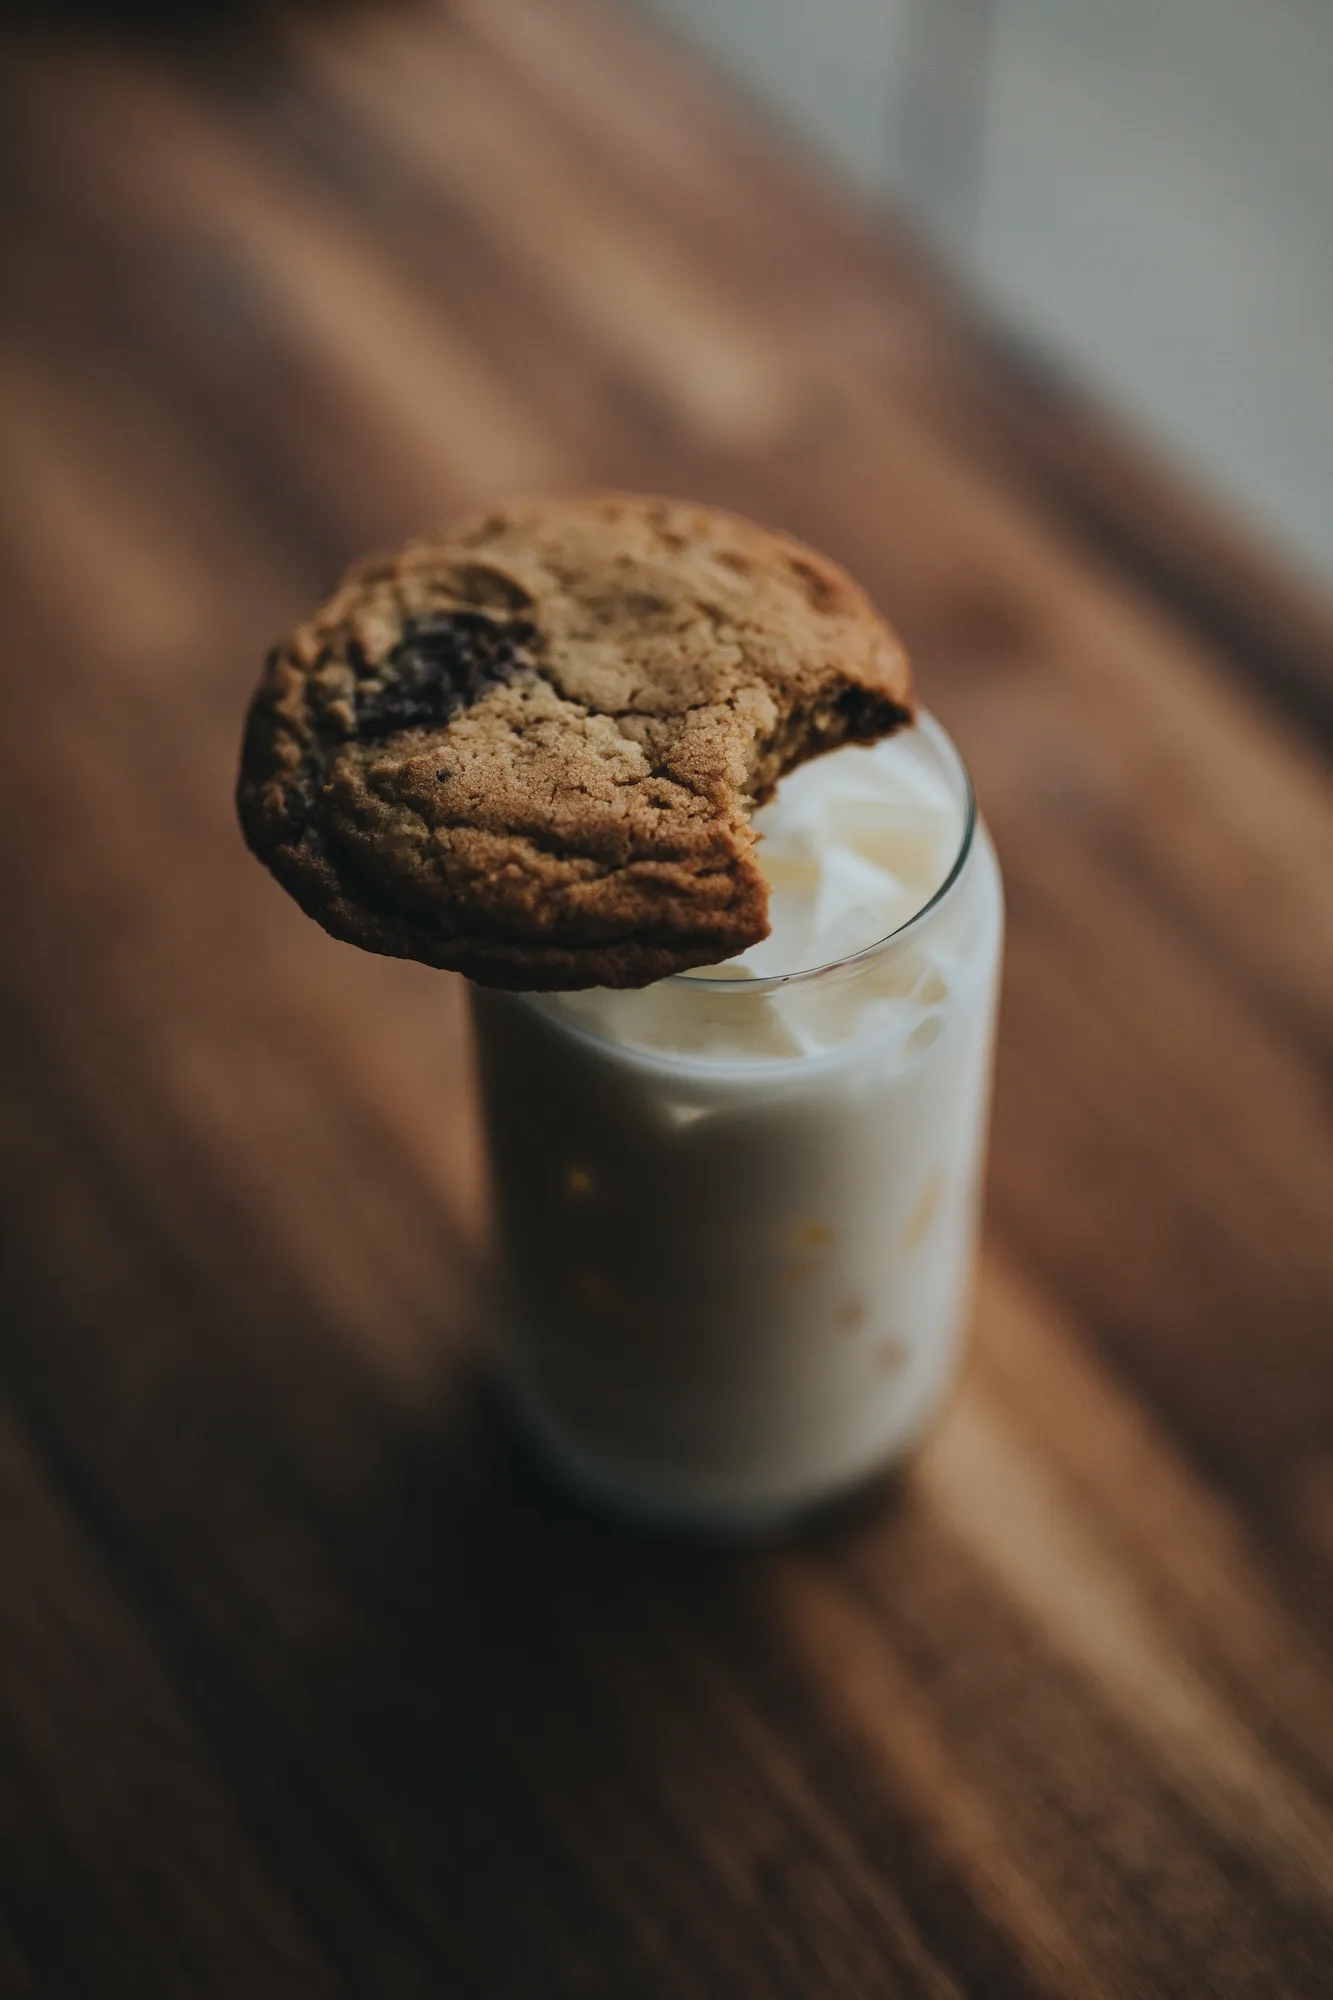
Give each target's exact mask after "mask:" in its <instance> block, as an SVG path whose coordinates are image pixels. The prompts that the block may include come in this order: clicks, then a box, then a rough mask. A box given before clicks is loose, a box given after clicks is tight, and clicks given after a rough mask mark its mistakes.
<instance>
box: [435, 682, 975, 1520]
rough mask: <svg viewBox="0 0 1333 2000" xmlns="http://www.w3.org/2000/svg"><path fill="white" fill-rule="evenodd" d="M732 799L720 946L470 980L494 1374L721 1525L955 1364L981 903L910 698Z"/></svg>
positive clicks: (909, 1425)
mask: <svg viewBox="0 0 1333 2000" xmlns="http://www.w3.org/2000/svg"><path fill="white" fill-rule="evenodd" d="M755 825H756V830H757V831H758V832H759V834H760V836H761V845H760V849H759V856H760V862H761V865H762V867H763V868H764V871H765V874H766V876H767V877H768V880H769V883H770V887H771V890H772V899H771V904H770V916H771V921H772V933H771V935H770V936H769V937H768V938H766V939H764V940H763V942H762V943H760V944H758V945H755V946H752V947H751V948H750V949H749V950H748V951H746V952H745V953H743V954H741V955H740V956H739V957H738V958H736V959H733V960H731V961H729V962H728V964H726V965H725V966H720V967H713V968H709V969H707V970H705V971H704V972H701V973H693V974H689V975H685V976H682V977H680V978H676V979H670V980H665V981H662V982H660V983H659V984H657V985H656V986H653V987H648V988H645V989H643V990H642V991H638V992H628V993H621V992H615V993H612V992H605V991H592V992H585V993H566V994H547V995H513V994H501V993H495V992H490V991H484V990H481V989H474V991H473V995H472V1003H473V1012H474V1019H475V1022H476V1027H477V1034H478V1046H479V1051H480V1056H481V1065H482V1079H483V1100H484V1105H485V1111H486V1122H487V1129H488V1137H489V1143H490V1153H491V1163H492V1178H493V1184H494V1190H495V1199H496V1211H497V1224H498V1229H499V1236H500V1252H501V1262H502V1268H503V1272H504V1276H505V1279H506V1284H507V1289H508V1325H507V1334H506V1347H505V1360H506V1365H507V1370H508V1374H509V1378H510V1381H511V1384H512V1387H513V1390H514V1394H515V1396H516V1397H517V1399H518V1401H519V1404H520V1406H521V1408H522V1409H523V1411H524V1412H525V1414H526V1416H527V1418H528V1421H529V1423H530V1425H531V1426H532V1428H533V1429H534V1430H535V1432H536V1433H537V1435H538V1437H539V1439H540V1440H541V1441H542V1442H543V1443H544V1445H545V1447H546V1449H547V1450H548V1452H549V1454H550V1455H551V1456H552V1457H553V1458H554V1459H555V1460H556V1461H557V1463H558V1464H559V1465H560V1466H561V1467H562V1468H563V1469H564V1470H565V1471H566V1472H567V1473H568V1474H569V1475H570V1476H571V1477H573V1478H575V1479H576V1480H578V1481H579V1482H580V1483H581V1484H583V1485H584V1486H587V1487H589V1488H591V1489H593V1490H595V1491H596V1492H598V1493H600V1494H602V1495H603V1496H604V1497H606V1498H607V1499H609V1500H612V1501H613V1502H615V1503H617V1504H619V1505H621V1506H622V1507H629V1508H633V1509H637V1510H638V1511H641V1512H645V1513H648V1514H651V1515H654V1516H658V1517H660V1518H663V1519H667V1520H679V1521H683V1522H687V1523H693V1524H695V1525H698V1526H702V1527H712V1528H720V1529H727V1528H737V1529H745V1528H751V1527H759V1526H764V1525H767V1524H768V1523H769V1522H771V1521H774V1520H778V1519H781V1518H782V1517H783V1516H784V1515H786V1514H789V1513H791V1512H793V1511H795V1510H798V1509H799V1508H801V1507H804V1506H807V1505H809V1504H811V1503H813V1502H815V1501H817V1500H819V1499H822V1498H825V1497H828V1496H829V1495H831V1494H832V1493H834V1492H836V1491H838V1490H839V1489H840V1488H843V1487H845V1486H848V1485H850V1484H853V1483H855V1482H856V1481H857V1480H858V1479H861V1478H863V1477H865V1476H866V1475H867V1474H868V1473H869V1472H871V1471H873V1470H874V1469H876V1468H877V1467H878V1466H881V1465H883V1464H885V1463H887V1462H889V1461H891V1460H892V1459H893V1458H895V1457H896V1456H898V1455H900V1454H901V1453H902V1452H903V1451H904V1450H906V1449H907V1448H908V1447H909V1446H910V1445H911V1443H913V1442H914V1441H915V1439H916V1438H917V1436H918V1435H919V1434H920V1433H921V1431H922V1430H923V1428H924V1427H925V1426H926V1425H927V1424H928V1422H929V1421H930V1419H931V1417H932V1416H933V1414H934V1413H935V1411H936V1409H937V1407H938V1405H939V1403H940V1401H941V1400H942V1398H943V1396H944V1394H945V1392H946V1390H947V1388H948V1386H949V1383H950V1381H951V1380H952V1377H953V1375H954V1372H955V1369H956V1365H957V1361H958V1358H959V1354H960V1351H961V1346H962V1341H963V1336H964V1330H965V1317H966V1305H967V1294H968V1281H969V1276H970V1269H971V1262H972V1255H973V1243H974V1236H975V1228H976V1211H977V1192H978V1184H979V1178H980V1169H981V1160H982V1150H983V1139H984V1131H985V1122H986V1108H987V1098H988V1083H989V1066H990V1047H991V1035H992V1024H993V1017H994V1002H995V989H996V979H997V972H998V964H999V953H1000V941H1001V929H1002V916H1001V895H1000V886H999V874H998V870H997V868H996V865H995V859H994V854H993V851H992V849H991V847H990V843H989V840H988V838H987V837H986V835H985V832H984V830H983V829H981V828H980V827H975V828H974V827H973V824H972V808H971V795H970V789H969V787H968V785H967V780H966V777H965V774H964V773H963V770H962V767H961V765H960V764H959V762H958V759H957V756H956V753H955V752H954V751H953V749H952V746H951V745H950V744H949V742H948V739H947V737H945V735H944V733H943V731H942V730H940V729H939V727H938V725H936V724H934V723H933V722H932V721H930V719H929V718H926V717H923V718H922V721H921V723H920V724H919V725H918V727H917V728H915V729H913V730H910V731H905V732H903V733H902V734H901V735H899V736H898V737H895V738H891V739H889V740H888V741H886V742H884V743H881V744H878V745H876V746H874V747H873V748H871V749H858V748H847V749H843V750H840V751H836V752H834V753H833V754H832V755H830V756H828V757H825V758H822V759H819V760H817V761H816V762H814V763H813V764H809V765H806V766H804V767H802V768H801V769H800V770H798V771H796V772H795V773H793V774H792V776H791V777H789V778H787V779H785V780H784V781H783V783H782V785H781V786H780V787H779V790H778V793H777V795H776V797H775V798H774V799H773V800H772V801H771V802H770V803H769V804H768V805H766V806H765V807H764V808H762V810H761V811H760V812H759V813H758V814H756V818H755Z"/></svg>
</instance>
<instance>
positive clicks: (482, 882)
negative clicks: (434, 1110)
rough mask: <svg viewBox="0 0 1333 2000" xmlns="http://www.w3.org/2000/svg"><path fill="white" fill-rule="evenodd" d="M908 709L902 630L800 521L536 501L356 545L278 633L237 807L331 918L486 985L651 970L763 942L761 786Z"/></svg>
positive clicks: (530, 985)
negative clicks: (368, 546)
mask: <svg viewBox="0 0 1333 2000" xmlns="http://www.w3.org/2000/svg"><path fill="white" fill-rule="evenodd" d="M911 715H912V693H911V681H910V675H909V671H908V667H907V661H906V657H905V655H904V653H903V650H902V647H901V645H900V644H899V642H898V640H897V638H896V637H895V635H894V634H893V632H892V631H891V630H890V629H889V628H888V626H886V625H885V623H884V621H883V620H882V619H881V618H880V617H879V615H878V613H877V612H876V611H875V610H874V608H873V607H872V606H871V604H870V603H869V601H868V600H867V598H866V597H865V596H864V595H863V594H862V592H861V591H860V590H859V589H858V588H857V586H856V585H855V584H854V583H853V582H852V581H851V579H850V578H849V577H847V576H846V575H845V574H844V573H843V571H841V570H840V569H838V568H837V567H836V566H835V565H834V564H832V563H830V562H828V561H827V560H826V559H825V558H824V557H822V556H820V555H817V554H816V553H815V552H814V551H813V550H811V549H807V548H805V547H804V546H803V545H802V544H800V543H799V542H795V541H792V540H791V539H790V538H788V537H787V536H784V535H780V534H776V533H773V532H771V531H769V530H766V529H763V528H758V527H755V526H753V525H752V524H751V523H749V522H747V521H742V520H740V519H738V518H736V517H735V516H732V515H728V514H723V513H720V512H718V511H716V510H714V509H711V508H704V507H697V506H691V505H688V504H686V503H683V502H678V501H669V500H656V499H647V498H638V497H635V496H630V495H622V494H612V495H604V496H596V497H593V498H590V499H576V500H569V499H564V500H561V499H556V500H544V501H532V502H526V503H522V504H519V505H515V506H512V507H500V508H494V509H492V510H490V511H489V512H487V513H485V514H482V515H478V516H476V517H475V518H474V519H472V520H470V521H465V522H462V523H460V524H458V525H456V526H452V527H448V528H445V529H442V530H440V531H439V532H438V533H437V534H434V535H429V536H425V537H422V538H421V539H420V540H417V541H413V542H410V543H409V544H408V545H407V546H406V547H405V548H403V549H402V550H400V551H399V552H397V553H396V554H394V555H391V556H387V557H383V558H378V559H373V560H371V561H368V562H365V563H362V564H360V565H358V566H357V567H356V568H354V569H353V570H352V571H351V573H350V574H349V575H348V577H347V578H346V580H345V581H344V583H343V584H342V585H341V587H340V588H339V589H338V591H337V592H336V593H335V594H334V596H333V597H332V598H331V599H330V600H329V601H328V603H326V604H325V605H323V606H322V607H321V608H320V609H319V610H318V611H317V612H316V613H315V614H314V616H313V617H312V618H310V619H309V620H307V621H306V622H305V623H304V624H302V625H300V626H299V627H298V628H297V629H296V630H295V631H294V632H293V633H292V634H291V635H290V636H289V637H288V638H287V639H286V640H285V641H283V642H282V644H280V645H279V646H277V647H276V648H275V649H274V651H273V653H272V654H271V655H270V657H269V660H268V664H267V667H266V670H265V674H264V678H263V680H262V681H261V683H260V686H259V688H258V690H257V691H256V694H255V697H254V700H253V702H252V703H251V708H250V716H249V723H248V726H247V729H246V735H245V743H244V747H243V752H242V760H241V776H240V784H239V788H238V795H237V796H238V805H239V809H240V816H241V823H242V826H243V828H244V831H245V835H246V839H247V841H248V842H249V844H250V846H251V847H252V849H253V850H254V852H255V853H256V854H257V855H258V856H259V857H260V859H261V860H263V861H264V862H265V863H266V864H267V865H268V867H269V868H270V869H271V870H272V872H273V873H274V875H275V876H276V877H277V878H278V880H279V881H280V882H281V883H282V884H283V885H284V887H285V888H287V889H288V890H290V892H291V893H292V895H293V896H295V898H296V900H297V901H298V902H299V903H300V904H301V905H302V907H303V908H304V909H305V910H307V911H308V912H309V913H310V915H311V916H313V917H315V918H317V919H318V921H319V922H320V923H321V924H323V925H324V927H325V929H326V930H328V931H331V932H332V933H333V935H334V936H335V937H340V938H345V939H348V940H350V941H351V942H352V943H354V944H359V945H363V946H365V947H366V948H368V949H369V950H372V951H379V952H387V953H389V954H391V955H393V956H395V957H401V958H417V959H421V960H423V961H424V962H425V963H426V964H428V965H437V966H444V967H449V968H451V969H453V970H456V971H459V972H463V973H466V974H467V975H468V977H469V978H472V979H475V980H478V981H480V982H481V983H483V984H487V985H494V986H507V987H514V988H520V989H521V988H527V989H534V990H535V989H539V988H557V987H580V986H641V985H644V984H646V983H648V982H649V981H650V980H653V979H660V978H662V977H664V976H665V975H667V974H668V973H672V972H679V971H684V970H687V969H688V968H689V967H691V966H699V965H709V964H713V963H715V962H717V961H719V960H722V959H725V958H728V957H730V956H731V955H733V954H734V953H735V952H738V951H742V950H744V949H745V947H746V946H747V945H750V944H754V943H756V942H757V941H758V940H759V939H760V938H761V937H765V936H766V935H767V933H768V914H767V909H768V890H767V886H766V884H765V882H764V879H763V876H762V874H761V872H760V868H759V864H758V860H757V857H756V853H755V840H754V835H753V833H752V831H751V828H750V824H749V814H750V810H751V808H752V806H753V805H755V804H757V803H760V802H761V801H762V800H763V799H764V798H766V797H767V796H768V795H769V794H770V793H771V792H772V790H773V788H774V786H775V785H776V784H777V782H778V779H779V778H780V777H782V775H783V774H784V773H785V772H786V771H789V770H791V769H793V768H794V767H795V766H796V765H797V764H800V763H803V762H805V761H806V760H807V759H808V758H810V757H813V756H817V755H819V754H820V753H821V752H823V751H825V750H831V749H834V748H836V747H837V746H838V745H839V744H841V743H845V742H869V741H873V740H874V739H875V738H877V737H879V736H883V735H886V734H887V733H889V731H891V730H893V729H895V728H897V727H898V726H900V725H901V724H903V723H905V722H907V721H909V720H910V719H911Z"/></svg>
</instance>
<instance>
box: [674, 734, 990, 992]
mask: <svg viewBox="0 0 1333 2000" xmlns="http://www.w3.org/2000/svg"><path fill="white" fill-rule="evenodd" d="M914 726H915V727H916V728H917V729H919V730H920V731H921V732H922V734H923V735H924V736H925V737H927V738H928V740H929V741H930V742H931V744H932V745H933V746H934V747H935V748H936V749H938V750H942V751H943V753H944V756H945V759H946V761H947V762H948V763H949V764H950V766H951V768H952V770H953V773H954V775H955V777H956V778H957V780H958V782H959V784H960V786H961V790H962V805H963V830H962V833H961V834H960V836H959V840H958V851H957V852H956V854H955V855H954V858H953V861H952V862H951V864H950V866H949V868H948V870H947V872H946V874H945V876H944V878H943V880H942V881H941V883H940V885H939V887H938V889H936V890H935V892H934V894H933V895H932V896H931V897H930V898H929V900H928V901H927V902H924V903H923V904H922V905H921V908H920V909H919V910H914V911H913V912H912V914H911V916H910V917H905V918H904V919H903V921H902V923H900V924H898V925H897V926H896V927H895V928H894V929H893V930H891V931H887V932H886V933H885V935H884V936H883V937H882V938H876V939H875V941H874V943H873V944H867V945H862V947H861V949H860V951H854V952H849V953H848V955H847V956H846V957H845V958H831V959H828V960H827V961H826V962H825V963H824V964H823V965H807V966H803V967H802V968H801V970H800V971H798V972H770V973H766V974H764V976H763V977H762V978H757V979H737V978H735V977H734V975H729V974H727V973H723V974H722V976H721V977H720V978H717V979H706V978H703V977H702V976H701V975H700V974H698V973H695V972H673V973H671V974H670V975H669V976H668V977H667V978H666V979H664V980H662V981H661V982H660V983H661V984H662V985H663V986H671V987H674V988H675V989H676V991H677V992H680V991H681V990H682V989H684V990H686V991H688V990H689V989H690V988H691V987H693V988H695V989H696V990H698V991H700V992H703V993H708V994H719V993H737V994H749V995H750V997H751V998H753V997H754V995H756V994H762V993H772V992H775V991H776V990H777V988H778V987H779V986H792V985H795V984H796V983H797V982H798V981H801V980H808V979H822V978H824V977H825V975H826V974H828V973H830V972H842V971H844V970H846V969H847V968H848V967H849V966H856V965H861V964H864V963H866V962H867V961H868V960H870V959H874V958H878V957H880V956H881V955H882V954H883V953H885V952H888V951H890V950H892V949H894V948H895V947H897V946H899V945H901V944H903V943H905V942H906V941H907V938H908V936H909V933H911V932H913V931H915V930H916V929H917V928H918V926H919V925H921V924H923V923H924V922H925V920H926V919H927V917H929V916H930V915H931V914H932V912H933V911H935V910H937V909H938V908H939V906H940V904H941V903H942V902H943V901H944V900H945V898H946V896H948V895H949V894H950V892H951V891H952V890H953V888H954V886H955V885H956V883H957V881H958V878H959V877H960V876H961V874H962V872H963V870H964V868H965V867H966V866H967V858H968V856H969V854H970V853H971V852H972V842H973V838H974V836H975V834H976V830H977V795H976V790H975V788H974V786H973V784H972V774H971V772H970V771H969V770H968V768H967V765H966V764H965V763H964V762H963V758H962V754H961V752H960V751H959V748H958V745H957V744H956V743H955V742H954V740H953V738H952V737H951V736H950V734H949V732H948V730H947V729H945V728H944V726H943V724H942V723H939V722H937V721H936V720H935V717H934V716H933V715H932V714H931V713H930V711H929V710H928V709H925V708H922V709H918V711H917V718H916V723H915V725H914ZM831 754H832V755H834V756H836V755H837V752H836V751H834V752H832V753H831Z"/></svg>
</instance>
